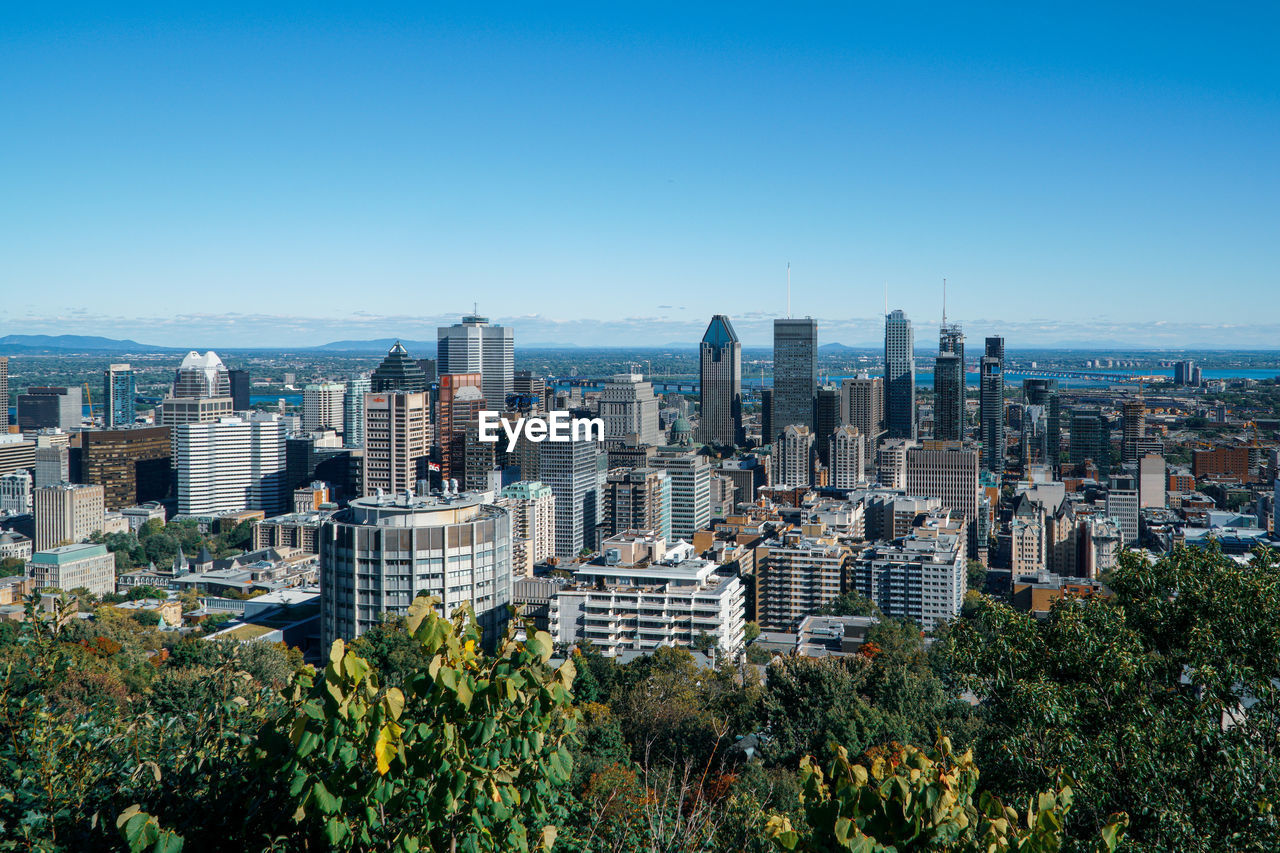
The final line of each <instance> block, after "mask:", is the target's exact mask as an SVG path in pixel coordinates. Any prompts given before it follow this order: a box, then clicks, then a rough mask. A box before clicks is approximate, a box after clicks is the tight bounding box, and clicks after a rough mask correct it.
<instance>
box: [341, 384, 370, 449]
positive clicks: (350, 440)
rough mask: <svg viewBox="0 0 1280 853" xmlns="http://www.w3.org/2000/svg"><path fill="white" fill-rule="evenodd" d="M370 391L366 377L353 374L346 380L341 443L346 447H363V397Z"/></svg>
mask: <svg viewBox="0 0 1280 853" xmlns="http://www.w3.org/2000/svg"><path fill="white" fill-rule="evenodd" d="M372 390H373V383H371V382H370V381H369V377H367V376H362V375H360V374H359V373H353V374H351V376H350V377H348V378H347V393H346V396H344V397H343V398H342V443H343V444H345V445H346V446H347V447H364V395H365V394H368V393H369V392H370V391H372Z"/></svg>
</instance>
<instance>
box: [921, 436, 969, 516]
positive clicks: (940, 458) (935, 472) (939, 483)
mask: <svg viewBox="0 0 1280 853" xmlns="http://www.w3.org/2000/svg"><path fill="white" fill-rule="evenodd" d="M979 467H980V466H979V464H978V451H977V450H975V449H974V448H972V447H967V446H965V445H964V444H962V443H960V442H956V441H926V442H923V443H922V444H921V446H920V447H913V448H911V449H909V450H908V451H907V470H906V480H907V482H906V489H907V494H910V495H920V496H922V497H926V498H937V499H938V500H940V501H941V502H942V508H943V509H947V510H950V511H951V514H952V518H953V519H956V520H957V521H958V520H960V519H965V520H966V521H969V522H976V521H977V519H978V515H979V507H980V503H981V498H982V489H981V486H980V484H979V478H978V472H979Z"/></svg>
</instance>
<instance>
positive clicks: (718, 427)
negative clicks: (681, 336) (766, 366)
mask: <svg viewBox="0 0 1280 853" xmlns="http://www.w3.org/2000/svg"><path fill="white" fill-rule="evenodd" d="M698 377H699V382H700V384H699V388H700V395H701V396H700V399H701V403H702V421H701V422H700V423H699V425H698V440H699V441H701V442H702V443H703V444H717V445H722V446H727V445H731V444H741V443H742V343H741V342H740V341H739V340H738V334H737V332H735V331H734V330H733V324H732V323H730V322H729V318H728V317H726V316H725V315H723V314H716V315H715V316H713V317H712V318H711V322H710V324H708V325H707V331H706V332H705V333H703V335H702V344H701V346H700V347H699V348H698ZM766 441H767V438H766Z"/></svg>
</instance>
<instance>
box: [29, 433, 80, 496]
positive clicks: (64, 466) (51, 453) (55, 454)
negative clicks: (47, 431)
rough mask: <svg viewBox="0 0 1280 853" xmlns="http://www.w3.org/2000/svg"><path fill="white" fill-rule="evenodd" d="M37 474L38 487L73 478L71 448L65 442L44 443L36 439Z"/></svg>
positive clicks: (35, 471)
mask: <svg viewBox="0 0 1280 853" xmlns="http://www.w3.org/2000/svg"><path fill="white" fill-rule="evenodd" d="M35 463H36V464H35V467H34V468H33V469H32V473H33V474H34V475H35V485H36V488H37V489H42V488H44V487H45V486H56V485H58V484H59V483H66V482H69V481H70V480H71V448H70V447H68V446H67V445H65V444H42V443H41V442H40V440H39V438H37V439H36V449H35Z"/></svg>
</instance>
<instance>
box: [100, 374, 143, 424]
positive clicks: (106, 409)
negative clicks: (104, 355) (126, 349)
mask: <svg viewBox="0 0 1280 853" xmlns="http://www.w3.org/2000/svg"><path fill="white" fill-rule="evenodd" d="M137 398H138V386H137V382H136V381H135V379H134V376H133V368H131V367H130V366H129V365H127V364H109V365H107V369H106V370H104V371H103V372H102V425H103V426H104V427H106V428H107V429H121V428H123V427H127V426H132V425H133V421H134V419H135V417H136V415H137Z"/></svg>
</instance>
